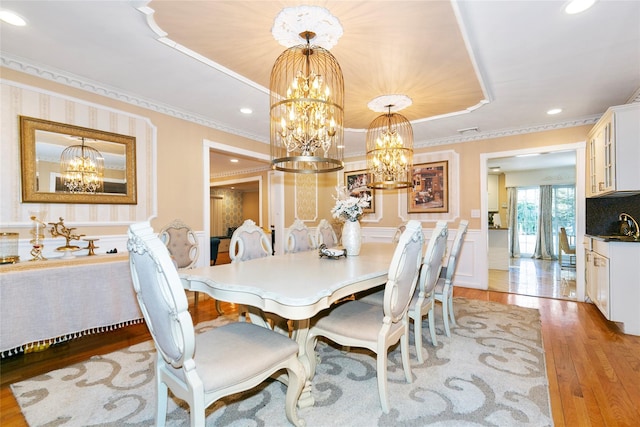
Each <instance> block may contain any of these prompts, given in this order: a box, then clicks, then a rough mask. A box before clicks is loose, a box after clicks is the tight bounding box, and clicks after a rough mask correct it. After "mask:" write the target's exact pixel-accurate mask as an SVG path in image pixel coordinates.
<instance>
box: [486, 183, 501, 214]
mask: <svg viewBox="0 0 640 427" xmlns="http://www.w3.org/2000/svg"><path fill="white" fill-rule="evenodd" d="M498 188H499V186H498V175H487V208H488V211H489V212H498V200H499V198H498Z"/></svg>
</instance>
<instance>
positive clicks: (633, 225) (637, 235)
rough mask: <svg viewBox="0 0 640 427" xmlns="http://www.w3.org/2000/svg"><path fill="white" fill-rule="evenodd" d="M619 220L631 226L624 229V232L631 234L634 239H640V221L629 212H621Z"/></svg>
mask: <svg viewBox="0 0 640 427" xmlns="http://www.w3.org/2000/svg"><path fill="white" fill-rule="evenodd" d="M618 220H619V221H625V222H626V223H627V224H628V225H629V227H628V228H627V229H626V230H625V231H624V234H625V235H627V236H631V237H633V238H634V239H636V240H637V239H640V227H638V222H637V221H636V220H635V219H634V218H633V217H632V216H631V215H629V214H627V213H621V214H620V216H619V217H618Z"/></svg>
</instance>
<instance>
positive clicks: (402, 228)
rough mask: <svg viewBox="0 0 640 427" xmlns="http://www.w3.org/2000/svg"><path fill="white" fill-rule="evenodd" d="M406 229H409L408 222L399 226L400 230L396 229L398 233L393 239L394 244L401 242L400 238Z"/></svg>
mask: <svg viewBox="0 0 640 427" xmlns="http://www.w3.org/2000/svg"><path fill="white" fill-rule="evenodd" d="M405 228H407V223H406V222H403V223H402V224H400V225H399V226H398V228H396V233H395V234H394V235H393V239H391V241H392V242H393V243H398V241H399V240H400V236H402V233H403V232H404V229H405Z"/></svg>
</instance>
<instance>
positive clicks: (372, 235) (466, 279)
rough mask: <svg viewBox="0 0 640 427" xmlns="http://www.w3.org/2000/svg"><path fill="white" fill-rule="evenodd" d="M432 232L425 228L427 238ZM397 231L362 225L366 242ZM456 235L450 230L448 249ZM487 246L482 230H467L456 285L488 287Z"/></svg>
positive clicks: (387, 238)
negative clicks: (482, 236)
mask: <svg viewBox="0 0 640 427" xmlns="http://www.w3.org/2000/svg"><path fill="white" fill-rule="evenodd" d="M314 232H315V231H314ZM431 232H432V229H426V228H425V229H424V237H425V240H428V239H429V238H430V237H431ZM395 233H396V229H395V228H391V227H362V239H363V241H364V242H390V241H391V240H392V239H393V236H394V234H395ZM454 237H455V229H452V230H450V232H449V238H448V251H449V250H450V249H451V245H452V243H453V239H454ZM486 246H487V244H486V241H483V240H482V239H481V233H480V230H471V229H469V230H467V235H466V236H465V239H464V243H463V244H462V250H461V252H460V259H459V261H458V269H457V271H456V280H455V285H457V286H463V287H465V288H474V289H488V287H489V281H488V280H489V277H488V275H487V271H488V266H487V265H488V264H487V263H488V257H487V247H486ZM447 253H449V252H447Z"/></svg>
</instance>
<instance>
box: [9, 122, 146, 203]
mask: <svg viewBox="0 0 640 427" xmlns="http://www.w3.org/2000/svg"><path fill="white" fill-rule="evenodd" d="M135 147H136V138H135V137H134V136H127V135H120V134H116V133H111V132H105V131H100V130H95V129H89V128H83V127H80V126H74V125H68V124H64V123H56V122H51V121H48V120H42V119H36V118H33V117H26V116H20V153H21V161H22V202H24V203H91V204H95V203H104V204H137V191H136V157H135V152H136V149H135ZM63 152H64V154H63ZM69 153H72V156H75V157H71V158H70V160H69V156H68V155H69ZM78 153H81V154H78ZM90 155H93V157H91V156H90Z"/></svg>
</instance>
